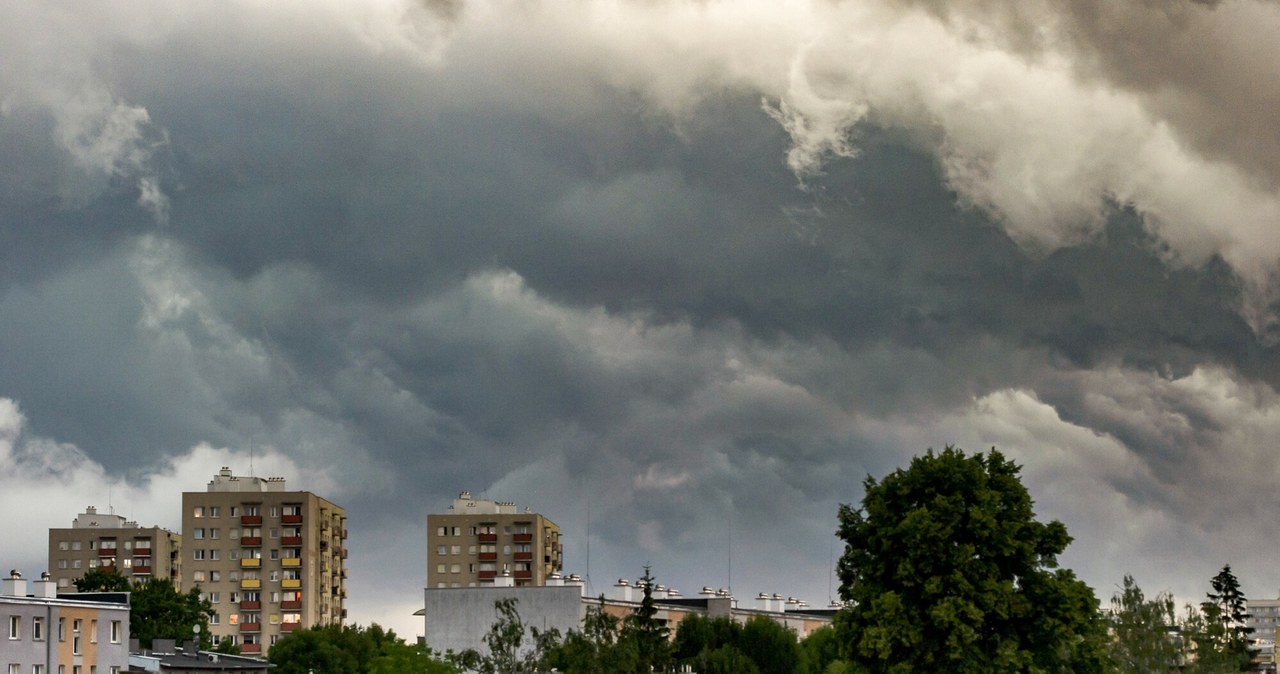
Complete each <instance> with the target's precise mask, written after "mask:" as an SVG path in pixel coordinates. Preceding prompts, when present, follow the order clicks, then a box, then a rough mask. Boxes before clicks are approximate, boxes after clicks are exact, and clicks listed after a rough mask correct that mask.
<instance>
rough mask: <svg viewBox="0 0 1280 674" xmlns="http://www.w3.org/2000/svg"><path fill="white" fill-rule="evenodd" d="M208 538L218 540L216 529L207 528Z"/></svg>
mask: <svg viewBox="0 0 1280 674" xmlns="http://www.w3.org/2000/svg"><path fill="white" fill-rule="evenodd" d="M209 538H212V539H213V540H215V541H216V540H218V530H217V529H210V530H209Z"/></svg>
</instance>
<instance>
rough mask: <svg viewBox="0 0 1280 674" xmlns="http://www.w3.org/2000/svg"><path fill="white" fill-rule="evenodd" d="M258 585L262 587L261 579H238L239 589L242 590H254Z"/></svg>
mask: <svg viewBox="0 0 1280 674" xmlns="http://www.w3.org/2000/svg"><path fill="white" fill-rule="evenodd" d="M260 587H262V581H261V580H259V579H257V578H245V579H244V580H241V581H240V589H242V590H256V589H258V588H260Z"/></svg>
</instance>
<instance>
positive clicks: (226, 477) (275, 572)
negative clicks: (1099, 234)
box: [182, 467, 347, 655]
mask: <svg viewBox="0 0 1280 674" xmlns="http://www.w3.org/2000/svg"><path fill="white" fill-rule="evenodd" d="M182 531H183V535H184V539H185V544H184V546H183V549H184V552H183V556H184V557H185V559H184V560H183V567H182V582H183V587H184V588H191V587H199V588H200V590H201V592H202V593H203V594H204V596H205V597H206V598H207V599H208V600H209V601H210V603H212V604H213V608H214V611H215V615H214V616H213V618H212V619H211V620H210V625H209V631H210V632H212V634H213V637H214V640H215V642H221V641H222V640H230V641H231V642H232V643H233V644H237V645H239V646H240V650H241V652H242V653H246V654H263V655H265V654H266V653H267V651H268V650H269V649H270V647H271V644H274V643H275V642H276V641H277V640H278V639H279V638H280V637H281V636H282V635H284V634H288V633H289V632H291V631H293V630H295V629H303V628H307V627H311V626H314V625H331V624H339V625H340V624H342V622H343V620H344V619H345V618H346V616H347V610H346V608H345V606H344V605H345V602H346V596H347V589H346V578H347V564H346V559H347V549H346V539H347V513H346V510H344V509H343V508H341V507H339V506H337V505H335V504H334V503H332V502H331V501H328V500H326V499H324V498H321V497H319V496H317V495H315V494H313V493H311V492H307V491H289V489H288V488H287V486H286V484H285V480H284V478H279V477H270V478H260V477H252V476H237V475H233V474H232V472H231V469H230V468H227V467H223V468H222V470H220V471H219V472H218V474H217V475H215V476H214V478H213V480H211V481H210V482H209V484H208V487H207V489H206V490H205V491H201V492H183V494H182Z"/></svg>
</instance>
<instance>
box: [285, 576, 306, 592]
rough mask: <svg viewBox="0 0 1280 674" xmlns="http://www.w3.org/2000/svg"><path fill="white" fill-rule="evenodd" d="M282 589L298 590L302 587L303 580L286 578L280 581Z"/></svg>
mask: <svg viewBox="0 0 1280 674" xmlns="http://www.w3.org/2000/svg"><path fill="white" fill-rule="evenodd" d="M280 587H283V588H284V589H286V590H296V589H298V588H300V587H302V579H301V578H285V579H284V580H282V581H280Z"/></svg>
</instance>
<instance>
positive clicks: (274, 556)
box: [271, 548, 280, 559]
mask: <svg viewBox="0 0 1280 674" xmlns="http://www.w3.org/2000/svg"><path fill="white" fill-rule="evenodd" d="M271 559H280V550H278V549H274V548H273V549H272V550H271Z"/></svg>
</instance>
